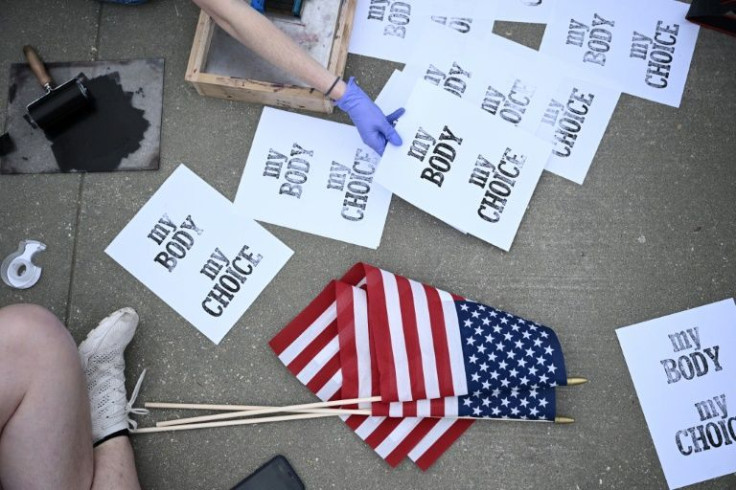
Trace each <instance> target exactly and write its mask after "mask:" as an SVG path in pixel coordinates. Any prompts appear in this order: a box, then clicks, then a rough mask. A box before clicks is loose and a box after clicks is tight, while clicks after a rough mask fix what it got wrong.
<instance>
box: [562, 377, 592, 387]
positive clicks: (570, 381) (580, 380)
mask: <svg viewBox="0 0 736 490" xmlns="http://www.w3.org/2000/svg"><path fill="white" fill-rule="evenodd" d="M587 382H588V379H587V378H581V377H574V378H567V386H577V385H582V384H585V383H587Z"/></svg>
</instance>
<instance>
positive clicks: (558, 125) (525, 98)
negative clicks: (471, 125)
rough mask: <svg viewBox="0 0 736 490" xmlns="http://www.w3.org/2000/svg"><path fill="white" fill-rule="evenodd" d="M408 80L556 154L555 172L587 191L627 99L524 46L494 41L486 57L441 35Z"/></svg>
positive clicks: (418, 58) (420, 55) (486, 46)
mask: <svg viewBox="0 0 736 490" xmlns="http://www.w3.org/2000/svg"><path fill="white" fill-rule="evenodd" d="M422 44H423V46H424V47H425V49H423V50H421V52H417V53H415V55H414V56H413V57H412V61H411V62H410V63H409V64H407V66H406V68H405V69H404V72H405V73H406V74H407V76H409V77H413V78H416V79H420V80H423V81H425V82H428V83H431V84H434V85H437V86H440V87H442V88H444V89H445V90H446V91H448V92H449V93H451V94H453V95H456V96H458V97H461V98H463V99H464V100H466V101H468V102H469V103H471V104H473V105H475V106H476V107H479V108H481V109H483V111H484V114H485V115H486V116H487V117H489V118H494V119H496V120H498V121H502V122H504V123H507V124H511V125H513V126H516V127H519V128H521V129H524V130H526V131H529V132H531V133H535V134H536V135H537V136H539V137H541V138H543V139H544V140H546V141H549V142H551V143H552V144H553V145H554V147H553V149H552V152H551V154H550V157H549V161H548V162H547V167H546V168H547V170H549V171H551V172H554V173H556V174H558V175H560V176H562V177H565V178H567V179H570V180H572V181H573V182H576V183H578V184H582V183H583V180H584V179H585V176H586V175H587V172H588V169H589V168H590V165H591V163H592V162H593V158H594V157H595V154H596V151H597V150H598V146H599V144H600V141H601V139H602V138H603V135H604V133H605V131H606V128H607V127H608V122H609V121H610V119H611V116H612V114H613V112H614V110H615V108H616V104H617V102H618V99H619V96H620V91H619V90H618V89H616V88H612V87H609V86H607V85H605V84H604V83H603V82H601V81H596V80H591V79H590V77H586V75H585V74H584V73H581V71H582V70H580V69H577V68H575V67H568V66H564V64H563V63H562V62H560V61H559V60H554V59H552V58H549V57H547V56H544V55H542V54H540V53H539V52H537V51H534V50H532V49H529V48H527V47H525V46H522V45H520V44H517V43H514V42H512V41H508V40H506V39H504V38H501V37H499V36H495V35H491V36H489V37H487V38H486V39H484V40H483V42H482V46H483V49H470V48H469V46H468V45H467V43H466V44H464V45H462V44H459V41H457V40H453V39H450V38H447V37H443V36H440V35H436V36H433V37H432V38H431V39H425V40H424V41H423V43H422Z"/></svg>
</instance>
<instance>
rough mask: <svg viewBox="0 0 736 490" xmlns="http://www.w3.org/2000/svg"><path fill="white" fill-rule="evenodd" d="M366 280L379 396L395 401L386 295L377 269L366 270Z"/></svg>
mask: <svg viewBox="0 0 736 490" xmlns="http://www.w3.org/2000/svg"><path fill="white" fill-rule="evenodd" d="M367 278H368V315H370V321H371V340H373V342H374V344H373V345H374V347H375V348H374V349H373V350H374V351H375V352H376V361H377V362H376V364H377V365H378V376H379V379H380V395H381V396H382V397H385V399H391V400H396V399H397V398H398V392H397V387H396V369H395V368H394V356H393V350H392V349H391V332H390V330H389V328H388V311H387V310H386V295H385V294H384V290H383V279H382V277H381V271H380V270H379V269H375V268H370V269H368V270H367Z"/></svg>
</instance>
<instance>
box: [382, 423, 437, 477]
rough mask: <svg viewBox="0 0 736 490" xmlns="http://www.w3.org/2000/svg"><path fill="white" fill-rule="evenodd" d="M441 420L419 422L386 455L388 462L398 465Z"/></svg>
mask: <svg viewBox="0 0 736 490" xmlns="http://www.w3.org/2000/svg"><path fill="white" fill-rule="evenodd" d="M439 421H440V419H423V420H422V421H421V422H419V424H418V425H417V426H416V427H414V430H412V431H411V432H410V433H409V434H407V436H406V437H405V438H404V440H403V441H401V443H400V444H399V445H398V446H396V449H394V450H393V451H391V454H389V455H388V456H387V457H386V462H387V463H388V464H390V465H391V466H392V467H393V466H396V465H398V464H399V463H400V462H401V460H402V459H404V458H405V457H406V456H407V455H408V454H409V453H410V452H411V450H412V449H414V447H415V446H416V445H417V444H419V441H421V440H422V439H423V438H424V436H426V435H427V433H428V432H429V431H430V430H432V427H434V426H435V425H436V424H437V422H439Z"/></svg>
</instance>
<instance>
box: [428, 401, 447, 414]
mask: <svg viewBox="0 0 736 490" xmlns="http://www.w3.org/2000/svg"><path fill="white" fill-rule="evenodd" d="M429 413H431V414H432V417H442V416H444V415H445V399H444V398H435V399H434V400H431V401H430V402H429Z"/></svg>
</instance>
